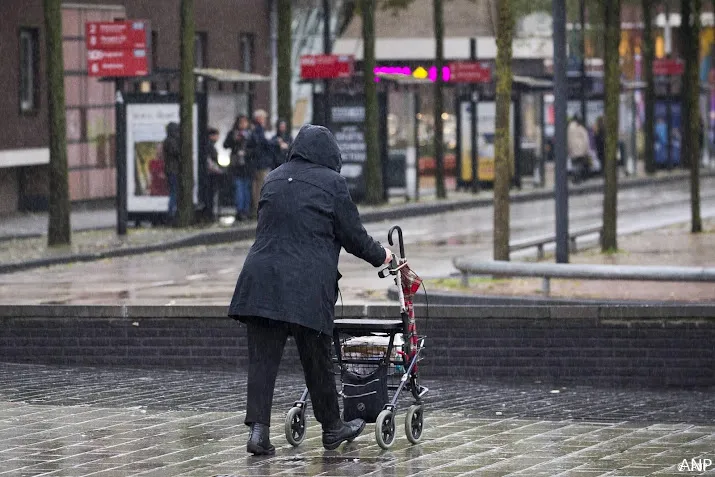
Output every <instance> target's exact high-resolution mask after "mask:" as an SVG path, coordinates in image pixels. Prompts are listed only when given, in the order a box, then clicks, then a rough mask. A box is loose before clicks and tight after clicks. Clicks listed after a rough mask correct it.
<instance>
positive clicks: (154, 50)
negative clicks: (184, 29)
mask: <svg viewBox="0 0 715 477" xmlns="http://www.w3.org/2000/svg"><path fill="white" fill-rule="evenodd" d="M150 47H151V67H152V69H154V68H158V67H159V32H158V31H156V30H152V31H151V45H150Z"/></svg>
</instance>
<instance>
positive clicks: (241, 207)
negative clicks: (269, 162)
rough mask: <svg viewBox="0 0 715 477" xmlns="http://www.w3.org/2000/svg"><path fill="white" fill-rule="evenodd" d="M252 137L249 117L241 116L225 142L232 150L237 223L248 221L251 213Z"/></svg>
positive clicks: (230, 171) (224, 145) (225, 145)
mask: <svg viewBox="0 0 715 477" xmlns="http://www.w3.org/2000/svg"><path fill="white" fill-rule="evenodd" d="M250 136H251V129H250V123H249V122H248V117H247V116H243V115H241V116H239V117H237V118H236V122H235V123H234V124H233V128H231V131H229V133H228V134H227V135H226V140H225V141H224V142H223V147H224V148H225V149H230V150H231V163H230V164H229V173H230V174H231V177H232V178H233V184H234V192H235V193H234V197H235V205H236V222H240V221H242V220H246V219H247V218H248V215H249V214H250V212H251V188H252V187H253V173H254V170H253V166H252V164H251V162H250V161H249V157H248V152H247V150H246V148H247V143H248V138H249V137H250Z"/></svg>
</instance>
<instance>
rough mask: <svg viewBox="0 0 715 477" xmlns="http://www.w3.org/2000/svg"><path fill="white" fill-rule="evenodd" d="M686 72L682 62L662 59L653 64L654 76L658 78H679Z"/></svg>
mask: <svg viewBox="0 0 715 477" xmlns="http://www.w3.org/2000/svg"><path fill="white" fill-rule="evenodd" d="M684 71H685V64H684V63H683V62H682V60H679V59H674V58H662V59H657V60H655V61H654V62H653V74H654V75H656V76H679V75H682V74H683V72H684Z"/></svg>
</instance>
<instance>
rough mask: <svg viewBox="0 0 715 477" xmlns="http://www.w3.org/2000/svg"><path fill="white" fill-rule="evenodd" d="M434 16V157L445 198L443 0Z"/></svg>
mask: <svg viewBox="0 0 715 477" xmlns="http://www.w3.org/2000/svg"><path fill="white" fill-rule="evenodd" d="M432 10H433V13H432V16H433V23H434V41H435V69H436V70H437V74H436V77H435V81H434V113H433V114H434V138H433V139H434V159H435V182H436V184H435V186H436V188H437V198H438V199H445V198H446V197H447V189H446V188H445V185H444V120H443V119H442V113H443V112H444V96H443V93H442V90H443V89H444V88H443V83H444V78H443V76H442V68H443V67H444V9H443V5H442V0H432Z"/></svg>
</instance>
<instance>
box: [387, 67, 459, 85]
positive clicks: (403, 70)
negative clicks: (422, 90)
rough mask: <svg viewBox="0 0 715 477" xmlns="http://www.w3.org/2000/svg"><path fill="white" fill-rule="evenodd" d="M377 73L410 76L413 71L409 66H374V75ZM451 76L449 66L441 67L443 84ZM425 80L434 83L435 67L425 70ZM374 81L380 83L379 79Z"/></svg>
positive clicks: (435, 77) (435, 76)
mask: <svg viewBox="0 0 715 477" xmlns="http://www.w3.org/2000/svg"><path fill="white" fill-rule="evenodd" d="M377 73H382V74H393V75H405V76H412V74H413V73H414V71H413V70H412V68H410V67H409V66H376V67H375V74H377ZM451 76H452V72H451V70H450V69H449V66H443V67H442V81H445V82H446V81H449V78H450V77H451ZM427 78H429V80H430V81H435V80H436V79H437V67H436V66H431V67H430V69H429V70H427ZM375 81H380V78H378V77H375Z"/></svg>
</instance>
